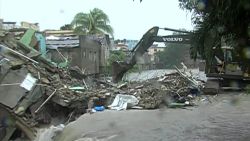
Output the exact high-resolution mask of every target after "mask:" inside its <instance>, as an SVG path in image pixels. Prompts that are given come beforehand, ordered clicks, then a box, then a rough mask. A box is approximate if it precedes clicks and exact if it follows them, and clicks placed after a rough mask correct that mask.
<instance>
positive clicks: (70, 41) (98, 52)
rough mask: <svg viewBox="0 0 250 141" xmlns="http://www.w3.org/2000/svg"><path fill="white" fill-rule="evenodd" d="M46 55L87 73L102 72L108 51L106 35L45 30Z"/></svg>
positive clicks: (54, 60) (107, 37)
mask: <svg viewBox="0 0 250 141" xmlns="http://www.w3.org/2000/svg"><path fill="white" fill-rule="evenodd" d="M45 34H46V35H47V37H46V44H47V48H48V57H49V58H50V59H51V60H52V61H53V62H56V63H63V62H65V61H68V62H69V65H70V66H78V67H79V68H80V69H81V70H83V71H84V72H85V74H87V75H93V74H99V73H102V72H103V71H104V69H105V66H106V64H107V59H108V57H109V51H110V41H109V36H108V35H101V36H91V35H88V36H86V35H81V36H76V35H75V34H73V33H71V32H70V31H65V32H63V31H58V32H56V31H53V32H51V31H47V32H45Z"/></svg>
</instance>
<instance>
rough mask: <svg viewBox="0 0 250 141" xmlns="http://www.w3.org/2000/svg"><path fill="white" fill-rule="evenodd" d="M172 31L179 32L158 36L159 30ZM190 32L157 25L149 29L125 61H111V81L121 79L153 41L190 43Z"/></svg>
mask: <svg viewBox="0 0 250 141" xmlns="http://www.w3.org/2000/svg"><path fill="white" fill-rule="evenodd" d="M160 29H161V30H166V31H173V32H178V33H181V34H179V35H167V36H158V31H159V30H160ZM191 34H192V32H188V31H182V30H177V29H171V28H159V27H158V26H155V27H152V28H151V29H149V30H148V31H147V32H146V33H145V34H144V35H143V36H142V38H141V40H140V41H139V42H138V43H137V44H136V46H135V47H134V48H133V49H132V50H131V52H130V54H129V55H128V58H126V60H125V61H122V62H121V61H120V62H119V61H115V62H113V63H112V73H113V74H112V77H113V78H112V79H113V82H115V83H117V82H119V81H120V80H122V77H123V75H124V74H125V73H126V72H127V71H128V70H129V69H131V68H133V66H134V65H135V64H136V63H137V61H138V59H139V58H140V57H142V55H143V54H144V53H145V52H147V50H148V48H149V47H150V46H151V45H152V44H153V43H154V42H165V43H178V44H190V43H191V41H190V40H191V36H190V35H191Z"/></svg>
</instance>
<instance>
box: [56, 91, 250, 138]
mask: <svg viewBox="0 0 250 141" xmlns="http://www.w3.org/2000/svg"><path fill="white" fill-rule="evenodd" d="M209 101H210V102H209ZM249 119H250V96H248V95H242V94H239V93H230V94H222V95H219V96H216V97H209V100H204V99H203V100H201V99H200V104H199V106H197V107H188V108H187V109H169V108H161V109H158V110H141V111H138V110H127V111H109V110H106V111H104V112H100V113H94V114H85V115H83V116H81V117H80V118H79V119H78V120H76V121H75V122H72V123H70V124H69V125H67V126H66V127H65V128H64V130H63V132H62V134H61V135H60V136H58V137H57V139H56V140H57V141H165V140H167V141H247V140H250V134H249V133H250V120H249Z"/></svg>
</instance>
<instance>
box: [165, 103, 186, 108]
mask: <svg viewBox="0 0 250 141" xmlns="http://www.w3.org/2000/svg"><path fill="white" fill-rule="evenodd" d="M184 106H186V104H185V103H170V104H169V105H168V107H169V108H182V107H184Z"/></svg>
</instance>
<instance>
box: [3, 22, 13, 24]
mask: <svg viewBox="0 0 250 141" xmlns="http://www.w3.org/2000/svg"><path fill="white" fill-rule="evenodd" d="M3 24H16V22H3Z"/></svg>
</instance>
